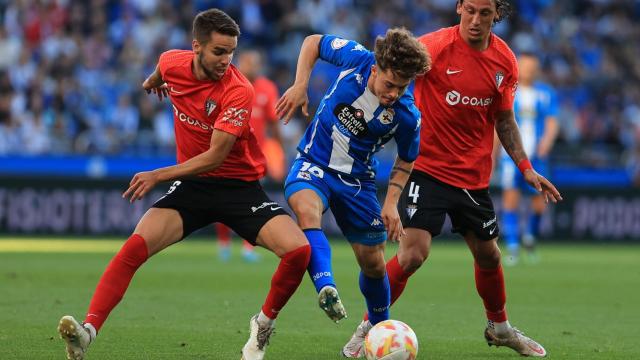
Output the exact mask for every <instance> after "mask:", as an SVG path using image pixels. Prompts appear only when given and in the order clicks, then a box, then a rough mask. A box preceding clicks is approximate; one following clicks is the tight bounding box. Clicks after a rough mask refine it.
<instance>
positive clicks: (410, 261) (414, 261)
mask: <svg viewBox="0 0 640 360" xmlns="http://www.w3.org/2000/svg"><path fill="white" fill-rule="evenodd" d="M425 261H427V254H411V255H409V256H407V258H406V259H404V261H403V262H401V263H400V266H401V267H402V270H404V272H408V273H413V272H416V271H417V270H418V269H419V268H420V266H422V264H424V262H425Z"/></svg>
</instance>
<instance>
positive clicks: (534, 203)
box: [531, 194, 547, 214]
mask: <svg viewBox="0 0 640 360" xmlns="http://www.w3.org/2000/svg"><path fill="white" fill-rule="evenodd" d="M546 208H547V203H546V202H545V201H544V196H542V195H541V194H535V195H533V196H532V197H531V209H532V210H533V212H534V213H536V214H542V213H543V212H544V211H545V209H546Z"/></svg>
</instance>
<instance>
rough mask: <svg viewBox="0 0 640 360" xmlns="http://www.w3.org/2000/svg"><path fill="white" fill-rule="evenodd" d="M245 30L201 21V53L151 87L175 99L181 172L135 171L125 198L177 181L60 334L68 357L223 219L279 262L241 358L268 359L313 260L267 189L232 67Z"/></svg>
mask: <svg viewBox="0 0 640 360" xmlns="http://www.w3.org/2000/svg"><path fill="white" fill-rule="evenodd" d="M239 35H240V29H239V27H238V25H237V24H236V23H235V21H234V20H233V19H231V18H230V17H229V16H228V15H227V14H226V13H224V12H223V11H220V10H218V9H210V10H207V11H204V12H201V13H199V14H198V15H197V16H196V17H195V19H194V21H193V42H192V47H193V50H170V51H167V52H165V53H163V54H162V55H161V56H160V60H159V62H158V66H157V67H156V69H155V71H154V72H153V74H151V75H150V76H149V77H148V78H147V79H146V80H145V81H144V83H143V85H142V86H143V88H144V89H145V90H146V91H147V93H151V92H153V93H155V94H157V95H158V97H160V99H162V98H164V97H167V96H170V97H171V102H172V106H173V110H174V125H175V132H176V147H177V160H178V165H175V166H169V167H165V168H160V169H156V170H153V171H147V172H141V173H138V174H136V175H135V176H134V177H133V179H132V180H131V182H130V184H129V188H128V189H127V190H126V191H125V192H124V194H123V197H128V198H130V201H132V202H133V201H135V200H138V199H141V198H142V197H143V196H144V195H145V194H147V193H148V192H149V191H150V190H151V189H152V188H153V187H154V186H155V185H156V184H157V183H158V182H161V181H167V180H175V182H174V183H173V185H172V186H171V187H170V188H169V191H167V194H166V195H165V196H163V197H162V198H160V199H159V200H158V201H157V202H156V203H155V204H154V205H153V207H152V208H151V209H149V210H148V211H147V212H146V214H145V215H144V216H143V217H142V219H140V221H139V222H138V225H137V226H136V228H135V230H134V232H133V235H131V237H129V239H128V240H127V241H126V242H125V244H124V245H123V246H122V249H120V251H119V252H118V254H117V255H116V256H115V257H114V258H113V259H112V260H111V262H110V263H109V265H108V266H107V269H106V270H105V272H104V274H103V275H102V278H101V279H100V282H99V283H98V286H97V288H96V291H95V293H94V295H93V298H92V299H91V303H90V305H89V310H88V312H87V315H86V317H85V320H84V322H83V323H82V324H80V323H79V322H77V321H76V320H75V319H74V318H73V317H71V316H64V317H63V318H62V319H61V320H60V324H59V326H58V331H59V332H60V335H61V336H62V338H63V339H64V340H65V341H66V344H67V357H68V358H69V359H74V360H80V359H84V357H85V353H86V351H87V348H88V346H89V344H90V343H91V341H93V340H94V339H95V337H96V333H97V332H98V331H99V330H100V328H101V326H102V324H103V323H104V321H105V320H106V319H107V317H108V316H109V313H110V312H111V310H113V308H114V307H115V306H116V305H117V304H118V303H119V302H120V300H121V299H122V297H123V296H124V293H125V291H126V289H127V287H128V285H129V282H130V281H131V279H132V277H133V275H134V273H135V272H136V270H137V269H138V268H139V267H140V265H142V264H143V263H144V262H145V261H146V260H147V259H148V258H149V257H151V256H152V255H154V254H156V253H158V252H159V251H161V250H163V249H164V248H166V247H168V246H170V245H172V244H174V243H176V242H178V241H180V240H182V239H183V238H185V237H186V236H187V235H189V234H190V233H191V232H193V231H195V230H197V229H199V228H201V227H204V226H206V225H208V224H211V223H213V222H222V223H224V224H226V225H228V226H229V227H231V228H232V229H233V230H234V231H235V232H237V233H238V234H240V235H241V236H243V237H244V238H245V239H247V240H249V241H250V242H252V243H254V244H258V245H261V246H264V247H265V248H267V249H269V250H271V251H273V252H274V253H275V254H276V255H277V256H278V257H280V258H281V261H280V264H279V266H278V268H277V269H276V271H275V273H274V275H273V278H272V281H271V289H270V290H269V294H268V295H267V299H266V301H265V303H264V305H263V306H262V309H261V311H260V312H259V313H258V314H257V315H255V316H253V317H252V318H251V321H250V338H249V341H248V342H247V343H246V345H245V346H244V348H243V349H242V359H245V360H261V359H262V358H263V357H264V351H265V346H266V344H267V342H268V339H269V336H270V335H271V333H272V331H273V328H274V326H273V325H274V321H275V318H276V317H277V315H278V313H279V312H280V310H281V309H282V308H283V307H284V305H285V304H286V303H287V301H288V300H289V298H290V297H291V295H293V293H294V292H295V290H296V289H297V288H298V285H299V284H300V282H301V280H302V278H303V275H304V273H305V271H306V269H307V265H308V263H309V256H310V247H309V244H308V242H307V240H306V238H305V236H304V234H303V233H302V231H301V230H300V229H299V228H298V226H297V225H296V223H295V222H294V221H293V219H291V217H289V215H287V213H286V212H284V211H283V210H282V208H281V207H280V206H279V205H278V204H277V203H275V202H273V201H271V200H270V199H269V198H268V197H267V195H266V194H265V193H264V191H263V190H262V188H261V186H260V184H259V183H258V179H260V178H261V177H263V176H264V173H265V159H264V156H263V155H262V152H261V151H260V148H259V147H258V145H257V142H256V139H255V136H254V135H253V133H252V131H251V128H250V125H249V119H250V117H251V106H252V104H253V96H254V95H253V87H252V86H251V84H250V83H249V81H248V80H247V79H246V78H245V77H244V76H243V75H242V74H241V73H240V71H238V70H237V69H236V68H235V67H234V66H233V65H231V58H232V56H233V54H234V51H235V49H236V47H237V42H238V36H239Z"/></svg>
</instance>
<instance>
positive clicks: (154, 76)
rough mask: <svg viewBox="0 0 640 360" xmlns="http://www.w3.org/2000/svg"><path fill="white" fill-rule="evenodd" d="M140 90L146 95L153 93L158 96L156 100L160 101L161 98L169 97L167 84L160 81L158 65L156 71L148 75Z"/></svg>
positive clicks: (160, 75)
mask: <svg viewBox="0 0 640 360" xmlns="http://www.w3.org/2000/svg"><path fill="white" fill-rule="evenodd" d="M142 88H143V89H144V90H145V91H146V92H147V94H151V93H154V94H156V95H158V99H160V101H162V99H163V98H168V97H169V88H168V87H167V84H165V83H164V80H162V74H160V65H156V69H155V70H154V71H153V73H151V75H149V77H148V78H146V79H145V80H144V82H143V83H142Z"/></svg>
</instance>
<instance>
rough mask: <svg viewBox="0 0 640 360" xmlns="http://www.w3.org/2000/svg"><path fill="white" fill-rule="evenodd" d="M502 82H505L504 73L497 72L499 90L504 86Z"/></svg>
mask: <svg viewBox="0 0 640 360" xmlns="http://www.w3.org/2000/svg"><path fill="white" fill-rule="evenodd" d="M502 80H504V73H503V72H502V71H498V72H496V86H497V87H498V88H499V87H500V85H502Z"/></svg>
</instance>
